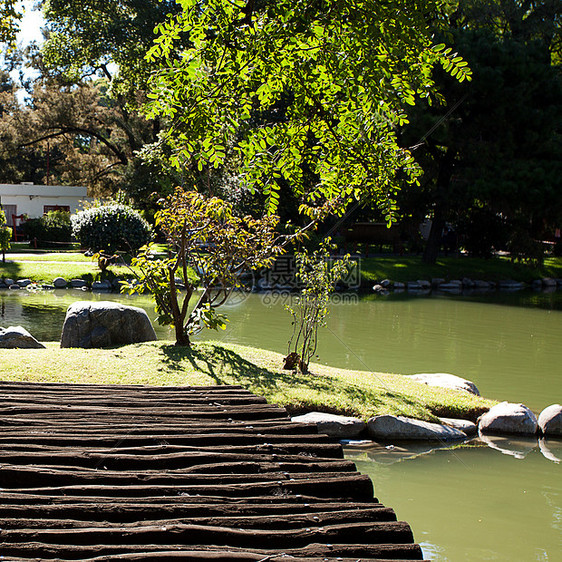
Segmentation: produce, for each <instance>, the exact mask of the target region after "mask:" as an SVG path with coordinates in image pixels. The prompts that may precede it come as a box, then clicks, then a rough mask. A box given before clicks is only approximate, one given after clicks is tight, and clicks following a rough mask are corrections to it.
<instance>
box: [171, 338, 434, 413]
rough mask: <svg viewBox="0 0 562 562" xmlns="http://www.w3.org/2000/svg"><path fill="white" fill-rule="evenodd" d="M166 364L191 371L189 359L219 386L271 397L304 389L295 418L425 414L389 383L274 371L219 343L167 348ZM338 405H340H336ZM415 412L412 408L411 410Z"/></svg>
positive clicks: (294, 410)
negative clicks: (400, 412)
mask: <svg viewBox="0 0 562 562" xmlns="http://www.w3.org/2000/svg"><path fill="white" fill-rule="evenodd" d="M160 349H161V352H162V354H163V362H164V364H165V365H166V367H167V368H168V369H169V370H171V371H175V372H179V371H183V370H185V368H186V363H185V362H186V361H187V362H188V363H189V364H190V365H191V367H192V368H193V369H194V370H196V371H198V372H200V373H203V374H205V375H207V376H209V377H210V378H211V379H213V381H214V382H215V383H216V384H217V385H222V384H239V385H241V386H242V387H244V388H246V389H248V390H250V391H252V392H254V393H256V394H259V395H263V396H265V397H266V398H270V397H271V396H273V395H276V396H277V397H278V396H279V395H280V394H283V393H286V392H287V390H288V389H290V390H291V391H292V394H293V396H294V391H295V389H297V390H298V389H302V390H303V394H302V398H300V399H298V403H295V404H286V407H287V409H288V410H289V412H290V413H291V414H295V413H301V412H304V411H310V410H312V409H314V410H321V411H323V412H328V413H339V414H347V415H360V412H361V411H364V410H365V405H368V407H369V409H372V410H373V412H374V411H376V410H381V409H383V408H384V407H385V406H388V407H389V408H391V409H392V410H393V411H395V412H396V410H397V409H399V410H402V408H404V413H405V412H406V410H407V409H408V408H413V409H415V410H420V412H421V410H423V412H424V413H426V414H427V411H426V410H425V408H424V406H423V405H422V404H420V403H419V402H417V401H415V400H413V399H412V396H411V395H408V394H404V393H401V392H397V391H396V390H391V389H390V388H387V387H385V386H384V385H377V386H376V387H374V388H368V387H367V386H366V385H365V386H356V385H354V384H352V383H347V382H345V381H343V380H341V379H338V378H335V377H330V376H327V375H322V374H306V375H303V374H301V373H297V372H293V371H286V370H282V369H281V368H280V369H279V370H271V369H268V368H266V367H261V366H259V365H256V364H255V363H253V362H252V361H248V360H247V359H245V358H244V357H242V356H241V355H240V354H239V353H237V352H236V351H233V350H231V349H228V348H225V347H222V346H221V345H218V344H213V343H205V344H201V345H199V346H197V347H196V348H187V347H176V346H173V345H169V346H162V347H161V348H160ZM310 391H312V392H313V394H314V395H315V396H318V395H320V396H322V395H324V396H325V397H326V401H325V403H322V402H321V401H320V402H319V401H318V399H314V398H308V397H307V392H310ZM335 404H337V405H335ZM410 411H411V410H410Z"/></svg>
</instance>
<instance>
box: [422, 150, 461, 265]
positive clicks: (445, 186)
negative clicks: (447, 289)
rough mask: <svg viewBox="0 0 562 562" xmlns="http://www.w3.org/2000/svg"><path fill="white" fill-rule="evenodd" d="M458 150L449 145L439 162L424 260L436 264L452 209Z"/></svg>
mask: <svg viewBox="0 0 562 562" xmlns="http://www.w3.org/2000/svg"><path fill="white" fill-rule="evenodd" d="M456 155H457V151H456V150H455V149H454V148H451V147H449V148H448V149H447V151H446V152H445V154H444V155H443V156H442V157H441V162H440V164H439V173H438V175H437V184H436V186H435V187H436V194H435V201H436V205H435V208H434V211H433V222H432V223H431V230H430V231H429V238H428V239H427V244H426V245H425V250H424V252H423V258H422V259H423V262H424V263H428V264H434V263H435V262H436V261H437V257H438V256H439V250H440V248H441V243H442V242H443V229H444V228H445V217H446V216H447V215H448V213H449V210H450V199H451V197H452V194H451V179H452V177H453V168H454V165H455V158H456Z"/></svg>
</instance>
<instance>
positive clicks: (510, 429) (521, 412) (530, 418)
mask: <svg viewBox="0 0 562 562" xmlns="http://www.w3.org/2000/svg"><path fill="white" fill-rule="evenodd" d="M537 428H538V424H537V418H536V416H535V414H533V412H531V410H529V408H527V406H525V405H523V404H514V403H511V402H501V403H500V404H496V405H495V406H493V407H492V408H490V410H489V411H488V412H486V413H485V414H482V415H481V416H480V417H479V418H478V431H479V432H481V433H507V434H512V433H513V434H515V433H517V434H520V435H534V434H535V433H536V432H537Z"/></svg>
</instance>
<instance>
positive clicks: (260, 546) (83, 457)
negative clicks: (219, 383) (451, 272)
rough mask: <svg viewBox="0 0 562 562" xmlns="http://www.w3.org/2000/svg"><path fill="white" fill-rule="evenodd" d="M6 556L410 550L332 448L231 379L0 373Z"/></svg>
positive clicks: (408, 553)
mask: <svg viewBox="0 0 562 562" xmlns="http://www.w3.org/2000/svg"><path fill="white" fill-rule="evenodd" d="M0 415H2V417H1V418H0V419H1V420H2V425H1V431H0V529H2V531H1V533H0V540H1V541H2V543H0V553H1V555H2V556H3V557H5V558H6V557H8V558H9V559H10V560H22V561H24V560H32V559H35V560H37V559H40V560H48V559H57V560H62V561H64V560H76V559H81V560H87V559H92V560H119V559H124V560H127V559H130V560H140V559H156V560H158V559H163V560H164V559H167V558H168V559H169V558H176V559H177V558H181V559H194V560H197V559H201V560H205V559H207V560H221V559H228V560H261V561H265V560H290V559H300V560H303V561H305V560H336V559H337V560H349V561H351V560H357V559H359V558H360V559H361V560H388V559H393V560H400V559H403V560H418V559H421V558H422V556H421V549H420V548H419V546H418V545H416V544H415V543H414V542H413V535H412V532H411V529H410V527H409V526H408V524H407V523H404V522H401V521H396V515H395V514H394V512H393V511H392V509H390V508H387V507H385V506H383V505H381V504H380V503H379V502H378V500H376V498H374V497H373V485H372V482H371V480H370V479H369V478H368V477H366V476H364V475H361V474H359V473H358V472H357V471H356V469H355V465H354V464H353V463H352V462H350V461H346V460H344V459H343V452H342V448H341V446H340V445H339V444H336V443H333V442H331V440H330V438H328V437H327V436H323V435H318V434H317V433H316V430H315V427H314V426H311V425H308V424H296V423H292V422H291V421H290V419H289V417H288V415H287V412H286V411H285V410H284V409H283V408H279V407H277V406H274V405H269V404H267V403H266V402H265V401H264V399H263V398H261V397H256V396H254V395H252V394H251V393H249V392H248V391H245V390H244V389H242V388H240V387H196V388H192V387H146V386H135V385H127V386H123V387H116V386H112V385H102V386H96V385H70V384H52V383H40V384H37V383H24V384H19V383H5V382H4V383H3V382H0Z"/></svg>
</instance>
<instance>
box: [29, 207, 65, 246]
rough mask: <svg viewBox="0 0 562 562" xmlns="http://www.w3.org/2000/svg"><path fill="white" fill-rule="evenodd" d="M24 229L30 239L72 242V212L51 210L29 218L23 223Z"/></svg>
mask: <svg viewBox="0 0 562 562" xmlns="http://www.w3.org/2000/svg"><path fill="white" fill-rule="evenodd" d="M23 231H24V233H25V235H26V237H27V238H28V239H29V240H33V239H37V240H38V242H39V244H41V242H70V241H71V240H72V226H71V224H70V213H68V212H66V211H49V212H48V213H47V214H46V215H43V216H42V217H41V218H38V219H28V220H27V221H25V222H24V223H23Z"/></svg>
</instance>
